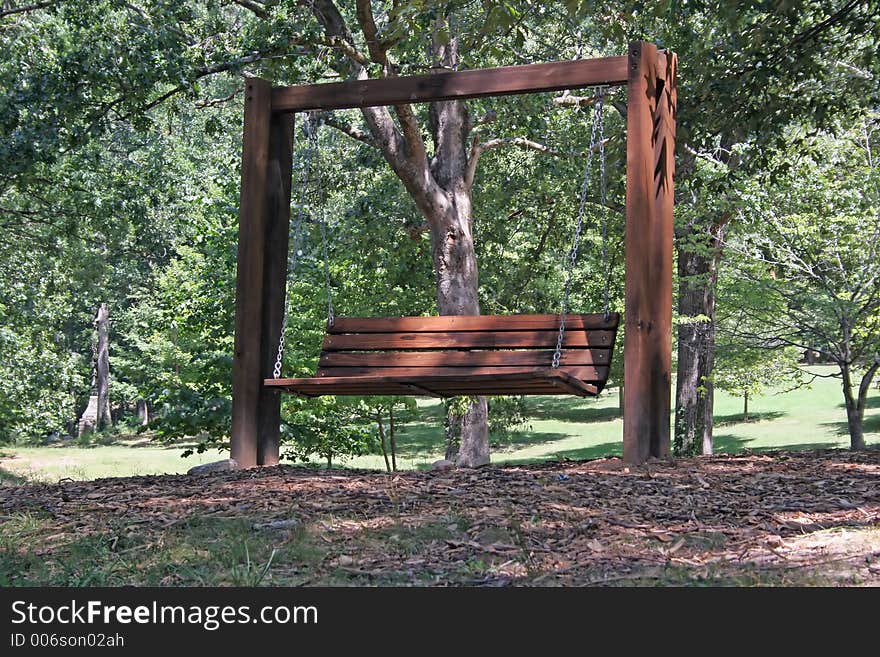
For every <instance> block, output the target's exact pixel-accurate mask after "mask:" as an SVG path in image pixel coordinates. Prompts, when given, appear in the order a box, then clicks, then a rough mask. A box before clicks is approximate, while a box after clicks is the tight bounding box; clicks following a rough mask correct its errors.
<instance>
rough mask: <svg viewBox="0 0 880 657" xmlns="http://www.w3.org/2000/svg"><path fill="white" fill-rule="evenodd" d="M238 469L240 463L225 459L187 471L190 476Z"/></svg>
mask: <svg viewBox="0 0 880 657" xmlns="http://www.w3.org/2000/svg"><path fill="white" fill-rule="evenodd" d="M236 468H238V463H236V462H235V460H234V459H223V460H222V461H214V462H213V463H204V464H202V465H197V466H195V467H193V468H190V469H189V470H187V471H186V474H190V475H202V474H208V473H210V472H228V471H229V470H235V469H236Z"/></svg>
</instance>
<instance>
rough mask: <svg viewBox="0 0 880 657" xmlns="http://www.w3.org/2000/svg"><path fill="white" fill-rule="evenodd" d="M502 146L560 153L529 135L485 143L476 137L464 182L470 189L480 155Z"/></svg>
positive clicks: (550, 153) (499, 138) (497, 139)
mask: <svg viewBox="0 0 880 657" xmlns="http://www.w3.org/2000/svg"><path fill="white" fill-rule="evenodd" d="M502 146H518V147H519V148H523V149H525V150H534V151H538V152H539V153H546V154H547V155H559V153H558V152H557V151H554V150H553V149H552V148H550V147H549V146H547V145H545V144H540V143H538V142H536V141H532V140H531V139H528V138H527V137H498V138H496V139H490V140H489V141H487V142H484V143H480V141H479V139H478V138H477V137H474V139H473V141H472V142H471V152H470V155H469V156H468V162H467V168H466V169H465V174H464V183H465V185H467V187H468V189H470V188H472V187H473V185H474V178H475V177H476V173H477V163H478V162H479V161H480V157H481V156H482V155H483V153H485V152H486V151H490V150H492V149H495V148H501V147H502Z"/></svg>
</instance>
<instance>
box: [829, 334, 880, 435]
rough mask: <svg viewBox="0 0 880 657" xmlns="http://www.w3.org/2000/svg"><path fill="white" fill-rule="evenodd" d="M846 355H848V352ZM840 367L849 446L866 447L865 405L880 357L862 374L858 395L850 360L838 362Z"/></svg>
mask: <svg viewBox="0 0 880 657" xmlns="http://www.w3.org/2000/svg"><path fill="white" fill-rule="evenodd" d="M846 335H847V336H849V335H850V333H849V332H848V331H847V332H846ZM846 355H847V356H848V352H847V354H846ZM838 367H840V374H841V379H842V383H843V400H844V402H845V405H846V425H847V429H849V447H850V449H865V447H866V445H865V430H864V419H865V406H866V404H867V401H868V390H869V389H870V387H871V381H873V380H874V375H875V374H876V373H877V369H878V367H880V359H878V358H877V357H875V358H874V362H873V363H872V364H871V366H870V367H869V368H868V369H867V371H866V372H865V374H864V375H863V376H862V380H861V382H860V383H859V390H858V393H857V394H856V395H853V388H852V370H851V369H850V366H849V362H848V361H842V362H838Z"/></svg>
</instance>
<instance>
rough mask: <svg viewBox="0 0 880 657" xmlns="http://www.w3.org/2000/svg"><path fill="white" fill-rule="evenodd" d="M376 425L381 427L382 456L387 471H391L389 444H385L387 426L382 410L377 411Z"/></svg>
mask: <svg viewBox="0 0 880 657" xmlns="http://www.w3.org/2000/svg"><path fill="white" fill-rule="evenodd" d="M376 426H377V427H378V428H379V444H380V445H381V446H382V458H384V459H385V471H386V472H389V473H390V472H391V463H390V462H389V461H388V446H387V445H386V444H385V426H384V425H383V424H382V411H379V412H378V413H376Z"/></svg>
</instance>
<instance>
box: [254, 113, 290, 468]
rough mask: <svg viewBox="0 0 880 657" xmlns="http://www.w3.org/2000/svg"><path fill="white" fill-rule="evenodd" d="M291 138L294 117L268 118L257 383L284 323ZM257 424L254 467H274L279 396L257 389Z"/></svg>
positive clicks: (267, 371) (271, 360)
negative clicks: (259, 354)
mask: <svg viewBox="0 0 880 657" xmlns="http://www.w3.org/2000/svg"><path fill="white" fill-rule="evenodd" d="M292 136H293V115H292V114H280V113H279V114H273V115H272V122H271V126H270V131H269V140H270V144H269V173H268V180H267V207H266V248H265V260H264V271H265V274H264V279H263V337H262V339H261V343H262V355H261V360H262V364H263V368H262V372H261V374H260V379H261V380H262V379H269V378H272V370H273V369H274V367H275V360H276V359H277V357H278V338H279V336H280V334H281V324H282V320H283V318H284V300H285V294H286V283H287V258H288V254H287V249H288V232H289V227H290V185H291V178H292V176H293V150H292V149H293V144H292V141H291V138H292ZM258 422H259V425H258V429H257V465H275V464H277V463H278V457H279V450H280V426H281V394H280V392H279V391H278V390H277V389H272V388H267V387H266V386H263V385H261V387H260V403H259V420H258Z"/></svg>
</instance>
